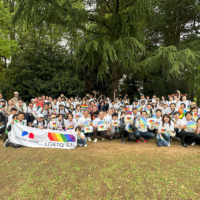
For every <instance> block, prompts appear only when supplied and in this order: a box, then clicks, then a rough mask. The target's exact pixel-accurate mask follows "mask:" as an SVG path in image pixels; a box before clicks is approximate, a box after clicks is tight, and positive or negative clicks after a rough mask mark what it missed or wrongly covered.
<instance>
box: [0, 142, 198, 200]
mask: <svg viewBox="0 0 200 200" xmlns="http://www.w3.org/2000/svg"><path fill="white" fill-rule="evenodd" d="M0 158H1V160H0V166H1V172H0V175H1V180H0V187H1V191H0V195H1V199H200V190H199V186H200V146H199V145H195V146H189V148H183V147H182V146H181V144H180V142H178V141H172V142H171V146H170V147H158V146H157V144H156V140H155V139H152V140H150V141H149V142H148V144H145V143H143V142H142V141H141V143H140V144H137V143H136V142H131V143H129V142H128V141H127V142H126V143H125V144H124V145H121V144H120V140H113V141H107V140H106V141H101V140H99V141H98V142H97V143H94V142H88V147H87V148H85V147H77V148H76V149H74V150H62V149H48V148H47V149H46V148H26V147H22V148H19V149H14V148H12V147H9V148H4V147H3V142H2V138H0Z"/></svg>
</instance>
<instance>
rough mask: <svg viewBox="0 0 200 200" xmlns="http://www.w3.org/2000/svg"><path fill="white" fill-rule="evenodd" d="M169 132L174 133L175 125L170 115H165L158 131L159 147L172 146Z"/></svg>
mask: <svg viewBox="0 0 200 200" xmlns="http://www.w3.org/2000/svg"><path fill="white" fill-rule="evenodd" d="M169 131H174V123H173V122H172V120H171V118H170V116H169V115H167V114H165V115H163V118H162V122H161V123H160V125H159V128H158V130H157V136H156V139H157V144H158V146H159V147H162V146H168V147H169V146H170V134H169Z"/></svg>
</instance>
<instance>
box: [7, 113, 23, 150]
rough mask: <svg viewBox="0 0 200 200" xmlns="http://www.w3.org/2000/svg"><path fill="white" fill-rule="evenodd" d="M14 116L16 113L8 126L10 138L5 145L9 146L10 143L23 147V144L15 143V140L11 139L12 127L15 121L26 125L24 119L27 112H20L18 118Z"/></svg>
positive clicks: (16, 146)
mask: <svg viewBox="0 0 200 200" xmlns="http://www.w3.org/2000/svg"><path fill="white" fill-rule="evenodd" d="M14 117H15V115H14V116H13V120H12V121H11V122H10V124H9V126H8V128H7V131H8V132H9V134H8V139H7V140H6V141H5V143H4V147H9V146H10V144H11V145H12V146H13V147H14V148H19V147H21V146H22V145H20V144H15V143H13V142H11V141H10V131H11V129H12V125H13V124H14V122H16V123H18V124H21V125H25V126H26V123H25V122H24V121H23V120H24V117H25V114H24V113H23V112H20V113H19V114H18V116H17V120H14Z"/></svg>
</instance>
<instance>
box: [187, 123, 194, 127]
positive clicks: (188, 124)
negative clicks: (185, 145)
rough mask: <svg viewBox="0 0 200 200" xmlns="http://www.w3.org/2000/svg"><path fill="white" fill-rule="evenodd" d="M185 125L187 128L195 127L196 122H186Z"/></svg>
mask: <svg viewBox="0 0 200 200" xmlns="http://www.w3.org/2000/svg"><path fill="white" fill-rule="evenodd" d="M187 127H188V128H196V123H195V122H188V123H187Z"/></svg>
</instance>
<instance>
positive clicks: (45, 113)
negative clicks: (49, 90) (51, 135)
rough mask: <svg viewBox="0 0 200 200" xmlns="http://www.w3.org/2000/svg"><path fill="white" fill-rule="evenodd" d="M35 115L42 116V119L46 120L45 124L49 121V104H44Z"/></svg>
mask: <svg viewBox="0 0 200 200" xmlns="http://www.w3.org/2000/svg"><path fill="white" fill-rule="evenodd" d="M37 114H38V115H39V114H43V116H44V119H45V120H47V122H49V121H50V116H51V110H50V109H49V104H48V103H45V104H44V107H42V108H40V109H39V110H38V112H37Z"/></svg>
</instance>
